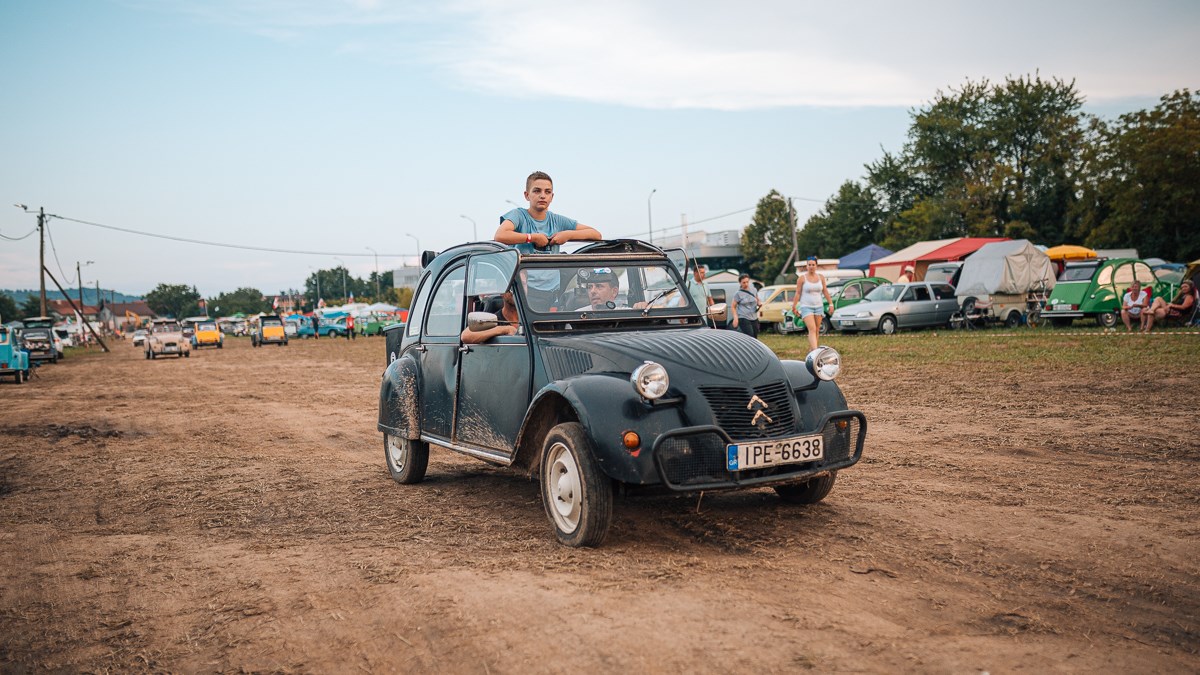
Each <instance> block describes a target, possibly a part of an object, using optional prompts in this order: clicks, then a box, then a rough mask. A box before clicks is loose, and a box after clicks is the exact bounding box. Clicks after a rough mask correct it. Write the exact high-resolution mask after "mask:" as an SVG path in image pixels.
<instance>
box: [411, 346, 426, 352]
mask: <svg viewBox="0 0 1200 675" xmlns="http://www.w3.org/2000/svg"><path fill="white" fill-rule="evenodd" d="M413 351H414V352H421V353H422V354H424V353H425V352H427V351H429V348H428V347H426V346H425V345H417V346H416V347H413Z"/></svg>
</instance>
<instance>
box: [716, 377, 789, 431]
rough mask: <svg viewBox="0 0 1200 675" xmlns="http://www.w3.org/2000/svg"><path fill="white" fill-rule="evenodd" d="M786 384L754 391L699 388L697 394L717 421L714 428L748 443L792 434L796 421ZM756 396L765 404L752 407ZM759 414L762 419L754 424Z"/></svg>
mask: <svg viewBox="0 0 1200 675" xmlns="http://www.w3.org/2000/svg"><path fill="white" fill-rule="evenodd" d="M789 391H790V390H789V389H788V385H787V383H786V382H773V383H771V384H766V385H762V386H758V387H755V388H754V389H753V390H751V389H749V388H747V387H714V386H701V387H700V393H701V394H704V399H705V400H706V401H708V405H709V407H710V408H711V409H712V411H713V414H714V415H715V416H716V418H717V424H718V425H719V426H720V427H721V428H722V429H724V430H725V433H727V434H729V436H730V438H734V439H737V440H739V441H741V440H752V439H758V438H775V437H779V436H787V435H789V434H791V433H793V432H794V431H795V428H796V427H795V424H796V418H795V416H794V415H793V413H792V400H791V396H789ZM754 396H758V398H759V400H761V401H762V402H763V404H765V407H764V406H763V405H759V403H758V402H757V401H754V402H753V403H752V398H753V397H754ZM759 411H761V412H762V413H763V415H761V416H759V419H758V420H755V416H756V415H758V412H759Z"/></svg>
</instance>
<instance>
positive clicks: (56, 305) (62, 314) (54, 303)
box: [46, 299, 99, 321]
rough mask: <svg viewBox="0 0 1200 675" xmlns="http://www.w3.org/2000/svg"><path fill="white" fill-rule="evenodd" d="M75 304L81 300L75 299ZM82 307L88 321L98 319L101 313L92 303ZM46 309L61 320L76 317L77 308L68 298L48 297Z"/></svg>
mask: <svg viewBox="0 0 1200 675" xmlns="http://www.w3.org/2000/svg"><path fill="white" fill-rule="evenodd" d="M75 304H79V301H75ZM80 309H82V310H83V318H84V319H86V320H88V321H96V320H97V315H98V314H99V310H97V309H96V308H95V307H93V306H92V305H84V306H83V307H81V308H80ZM46 311H47V312H48V313H49V314H50V316H52V317H54V318H55V319H58V320H59V321H64V320H66V319H74V318H75V308H74V307H72V306H71V302H70V301H68V300H50V299H47V300H46Z"/></svg>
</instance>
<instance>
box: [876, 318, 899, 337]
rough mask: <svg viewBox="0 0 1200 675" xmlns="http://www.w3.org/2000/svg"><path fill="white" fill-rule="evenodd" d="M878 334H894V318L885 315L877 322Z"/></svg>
mask: <svg viewBox="0 0 1200 675" xmlns="http://www.w3.org/2000/svg"><path fill="white" fill-rule="evenodd" d="M879 332H880V333H883V334H884V335H891V334H892V333H895V332H896V317H894V316H892V315H891V314H887V315H885V316H884V317H883V318H882V319H880V320H879Z"/></svg>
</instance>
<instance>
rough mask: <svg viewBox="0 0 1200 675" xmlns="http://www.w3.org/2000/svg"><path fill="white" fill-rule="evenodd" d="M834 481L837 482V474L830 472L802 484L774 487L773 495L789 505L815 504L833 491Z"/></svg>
mask: <svg viewBox="0 0 1200 675" xmlns="http://www.w3.org/2000/svg"><path fill="white" fill-rule="evenodd" d="M835 480H837V472H836V471H830V472H829V475H826V476H820V477H817V478H810V479H808V480H807V481H805V482H803V483H788V484H787V485H776V486H775V493H776V494H778V495H779V498H780V499H782V500H783V501H785V502H788V503H789V504H816V503H817V502H819V501H821V500H822V499H825V496H826V495H828V494H829V491H830V490H832V489H833V482H834V481H835Z"/></svg>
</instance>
